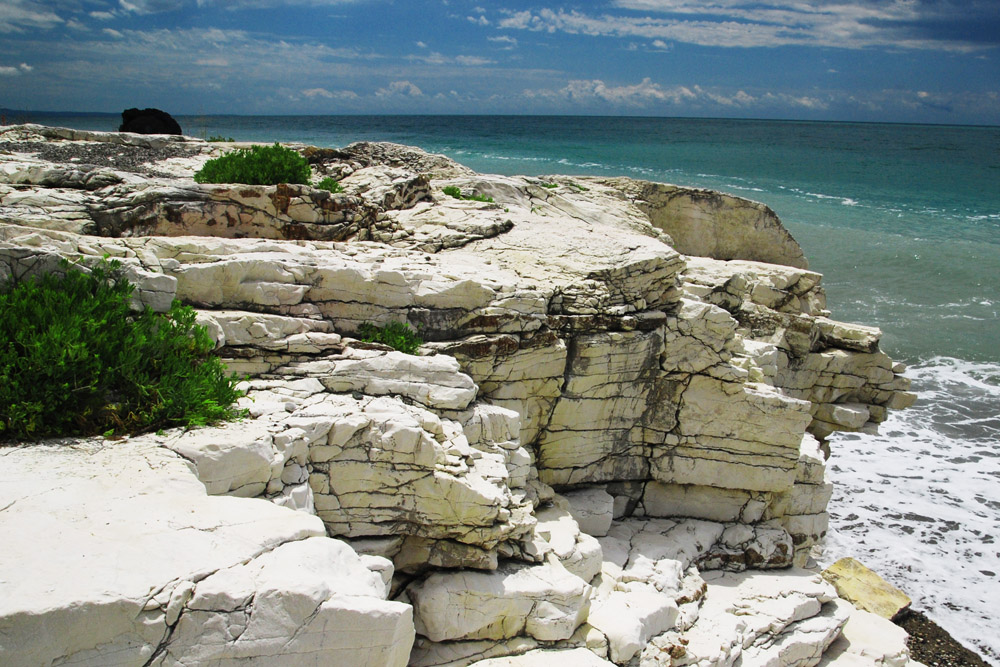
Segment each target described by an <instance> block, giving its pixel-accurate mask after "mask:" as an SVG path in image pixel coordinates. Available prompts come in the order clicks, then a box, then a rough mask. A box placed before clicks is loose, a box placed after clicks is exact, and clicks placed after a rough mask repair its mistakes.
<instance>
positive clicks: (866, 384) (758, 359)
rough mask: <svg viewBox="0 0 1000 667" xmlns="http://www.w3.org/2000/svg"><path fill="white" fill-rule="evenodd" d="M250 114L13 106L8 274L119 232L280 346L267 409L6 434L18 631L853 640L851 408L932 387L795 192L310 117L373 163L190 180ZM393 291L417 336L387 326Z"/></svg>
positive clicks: (189, 645) (667, 645)
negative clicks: (735, 188) (784, 205)
mask: <svg viewBox="0 0 1000 667" xmlns="http://www.w3.org/2000/svg"><path fill="white" fill-rule="evenodd" d="M228 148H229V146H226V145H217V144H206V143H205V142H200V141H197V140H192V139H185V138H181V137H169V138H168V137H140V136H136V135H127V134H102V133H93V132H78V131H73V130H64V129H55V128H42V127H40V126H15V127H11V128H3V129H2V130H0V280H2V279H5V278H7V277H9V276H12V275H14V276H23V275H27V274H31V273H33V272H39V271H44V270H49V269H51V268H52V267H53V266H54V265H55V264H56V262H57V261H58V258H60V257H69V258H72V259H74V260H75V259H81V258H82V262H83V264H84V265H86V264H87V262H88V261H93V260H96V259H98V258H100V257H101V256H104V255H110V256H113V257H116V258H119V259H121V261H122V262H123V263H124V264H126V265H127V266H128V268H129V270H130V272H131V276H132V278H133V280H134V281H135V282H136V284H137V285H138V286H139V290H138V295H139V298H140V299H141V300H142V301H144V302H145V303H147V304H149V305H151V306H152V307H154V308H155V309H165V308H166V307H167V306H168V305H169V303H170V300H171V299H173V298H178V299H180V300H182V301H184V302H186V303H189V304H192V305H194V306H195V307H197V308H198V309H199V311H200V318H201V322H202V323H203V324H204V325H205V326H207V327H208V328H209V330H210V331H211V332H212V333H213V335H214V336H215V339H216V340H217V344H218V353H219V354H220V355H221V356H222V357H223V358H224V359H225V360H226V362H227V363H228V364H229V366H230V368H231V369H233V370H235V371H236V372H239V373H247V374H249V375H250V376H251V378H252V379H251V380H250V382H249V390H250V391H249V395H248V397H247V399H245V402H246V405H247V407H248V408H249V409H250V412H251V417H250V418H249V419H247V420H245V421H243V422H240V423H236V424H229V425H222V426H216V427H210V428H203V429H195V430H191V431H186V432H182V431H175V432H169V433H167V434H165V435H158V436H153V435H148V436H140V437H134V438H132V439H130V440H129V441H128V442H125V443H118V444H109V443H102V442H100V441H83V442H74V443H63V444H61V445H25V446H21V447H17V448H13V449H5V450H0V455H2V459H3V461H4V467H3V475H4V485H3V489H4V490H3V491H2V492H0V494H2V495H0V507H3V506H6V507H5V508H4V509H3V510H2V512H0V525H3V526H4V528H5V531H6V534H13V533H11V532H10V531H12V530H14V529H15V528H16V530H17V531H18V534H19V535H23V539H19V540H17V543H18V545H19V547H18V548H17V549H14V550H12V551H11V550H8V551H7V552H6V553H5V554H4V557H3V558H4V561H3V569H2V574H0V600H2V602H0V662H3V663H4V664H55V663H62V662H68V663H73V664H78V663H79V664H109V661H111V662H115V664H123V665H124V664H234V663H237V662H240V663H242V662H251V663H253V662H261V663H262V664H263V663H266V664H294V665H299V664H345V665H348V664H350V665H354V664H357V665H363V664H368V665H383V664H385V665H402V664H407V662H409V664H412V665H427V666H430V665H467V664H472V663H474V662H476V661H481V663H482V664H484V665H496V664H512V665H513V664H523V665H529V664H536V663H535V662H533V661H534V660H539V659H542V660H547V663H546V664H551V660H562V661H563V662H562V663H558V664H567V665H570V664H572V665H581V664H609V663H613V664H617V665H723V664H726V665H728V664H733V662H734V661H735V660H737V659H740V660H742V664H744V665H751V664H753V665H756V664H761V665H763V664H780V665H814V664H819V662H820V661H821V660H823V653H824V651H826V650H827V648H828V647H830V646H831V644H834V643H835V642H836V641H837V639H838V637H839V636H840V634H841V630H842V628H843V626H844V624H845V622H846V621H847V619H848V616H849V615H850V614H851V608H850V606H849V605H848V604H847V603H845V602H843V601H840V600H837V599H836V594H835V592H833V590H832V589H831V588H830V586H829V585H828V584H826V583H825V582H824V581H823V580H822V579H821V578H819V577H818V575H814V574H812V573H810V572H807V571H804V570H801V569H799V568H801V567H802V566H804V565H806V564H807V561H808V556H809V550H810V548H811V547H812V546H813V545H815V544H816V543H817V542H818V541H819V540H820V539H821V538H822V536H823V534H824V532H825V529H826V523H827V515H826V504H827V502H828V500H829V498H830V493H831V487H830V485H829V484H828V483H827V481H826V478H825V473H824V467H825V461H826V458H827V456H828V455H829V447H828V445H827V441H826V438H827V437H828V436H829V435H830V434H831V433H832V432H834V431H836V430H858V429H871V428H875V426H876V424H877V423H878V422H880V421H882V420H883V419H884V418H885V416H886V411H887V410H889V409H895V408H902V407H905V406H906V405H908V404H909V403H910V402H911V401H912V400H913V395H912V394H909V393H908V392H907V391H906V390H907V381H906V380H905V379H904V378H902V377H901V376H900V375H899V373H900V372H901V370H902V369H901V368H900V367H898V366H897V365H894V364H893V362H892V361H891V360H890V359H889V358H888V357H887V356H886V355H885V354H883V353H881V352H880V351H879V350H878V339H879V335H880V334H879V332H878V331H877V330H875V329H872V328H868V327H863V326H858V325H851V324H845V323H840V322H836V321H834V320H831V319H829V313H828V312H827V311H826V310H825V302H824V295H823V290H822V287H821V285H820V278H821V277H820V276H819V275H818V274H816V273H814V272H811V271H809V270H808V269H806V268H805V267H806V263H805V259H804V256H803V253H802V250H801V248H799V247H798V245H797V244H796V243H795V242H794V240H793V239H792V238H791V236H790V235H789V234H788V232H787V231H786V230H785V229H784V228H783V227H782V226H781V225H780V222H779V221H778V220H777V218H776V217H775V216H774V214H773V213H772V212H770V210H769V209H767V208H766V207H764V206H762V205H760V204H755V203H753V202H747V201H745V200H739V199H737V198H733V197H728V196H723V195H719V194H717V193H706V192H704V191H697V190H689V189H684V188H677V187H675V186H665V185H660V184H652V183H643V182H638V181H631V180H628V179H594V178H584V177H574V178H568V177H562V176H553V177H548V178H545V179H539V178H527V177H504V176H489V175H482V174H477V173H474V172H472V171H471V170H469V169H467V168H465V167H462V166H461V165H458V164H456V163H454V162H452V161H450V160H448V159H447V158H444V157H442V156H433V155H428V154H426V153H424V152H422V151H420V150H419V149H414V148H408V147H402V146H394V145H390V144H354V145H352V146H349V147H347V148H345V149H316V148H312V147H305V146H299V147H297V148H298V149H299V150H301V151H302V152H303V154H304V155H306V156H307V157H308V159H309V160H310V162H311V163H312V167H313V171H314V174H315V175H316V176H317V177H322V176H327V175H329V176H333V177H334V178H337V179H339V180H340V182H341V184H342V185H343V187H344V192H343V193H340V194H331V193H329V192H326V191H321V190H315V189H313V188H311V187H309V186H288V185H279V186H269V187H268V186H242V185H200V184H197V183H195V182H194V181H193V180H192V179H191V175H192V174H193V173H194V171H195V170H196V169H197V168H198V167H199V166H200V165H201V164H202V163H204V161H205V160H207V159H208V158H209V157H211V156H212V155H215V154H218V153H219V152H220V151H224V150H227V149H228ZM81 156H83V157H81ZM74 158H76V159H75V160H74ZM87 159H89V160H90V161H93V162H96V163H98V164H90V163H88V162H87V161H86V160H87ZM445 186H456V187H458V188H460V189H461V191H462V192H463V193H466V194H477V195H482V196H484V197H491V198H492V199H493V201H492V202H490V203H487V202H479V201H470V200H460V199H456V198H453V197H449V196H447V195H445V194H444V193H443V188H444V187H445ZM672 236H673V237H676V239H678V240H677V242H676V243H675V242H674V240H673V238H672ZM682 252H683V253H687V254H682ZM694 253H702V254H705V255H707V256H704V257H699V256H694ZM393 320H398V321H405V322H408V323H410V324H411V325H412V326H414V327H415V328H417V329H418V330H419V331H420V333H421V335H422V336H423V338H424V339H425V340H427V341H428V342H427V343H426V344H425V345H424V346H423V348H422V350H421V354H420V355H419V356H410V355H405V354H402V353H400V352H395V351H392V350H390V349H389V348H385V347H383V346H380V345H377V344H371V343H362V342H360V341H358V340H356V338H355V336H356V335H357V331H358V328H359V326H360V325H361V324H362V323H364V322H373V323H375V324H385V323H387V322H389V321H393ZM834 455H835V454H834ZM123 469H127V470H134V471H135V472H134V474H129V475H124V474H119V473H118V472H117V471H118V470H123ZM102 471H115V472H114V474H112V473H111V472H102ZM15 480H17V484H14V483H13V482H14V481H15ZM8 482H9V483H8ZM39 488H42V489H50V490H51V491H49V492H46V493H44V494H42V495H41V496H40V497H39V498H36V499H34V500H30V501H29V499H30V498H31V496H32V495H33V493H34V490H36V489H39ZM151 490H153V491H151ZM276 506H280V507H276ZM282 517H284V518H282ZM106 519H107V520H106ZM64 527H65V528H64ZM324 533H325V534H326V535H329V536H330V537H323V535H324ZM66 534H68V535H70V536H71V538H64V537H62V535H66ZM130 536H138V537H135V539H134V540H133V539H132V538H131V537H130ZM175 536H183V539H181V538H178V539H174V538H175ZM330 538H336V539H330ZM64 539H65V540H68V541H66V542H62V543H61V540H64ZM123 541H127V542H129V543H128V544H127V545H123V544H122V543H123ZM345 542H346V543H347V544H349V545H350V548H348V547H347V546H346V545H345ZM38 545H43V546H44V551H45V553H46V554H53V556H52V557H51V558H50V557H44V558H32V556H31V553H32V552H33V551H34V550H37V548H38ZM54 554H58V557H56V556H55V555H54ZM84 559H85V560H84ZM24 561H31V568H32V569H31V570H30V573H31V577H30V579H28V580H25V579H24V577H23V576H21V575H17V576H16V577H15V576H14V575H12V574H11V573H12V572H15V571H16V570H17V568H19V567H21V563H23V562H24ZM83 562H86V563H96V567H94V570H93V576H92V577H91V579H89V580H88V582H87V585H74V586H61V585H59V584H58V583H55V584H54V583H53V582H60V581H63V580H64V579H65V578H66V577H67V576H71V575H70V574H69V573H71V572H72V571H73V570H74V569H75V568H79V567H82V565H81V563H83ZM788 568H791V569H788ZM761 570H767V573H763V572H761ZM15 579H17V583H16V585H15V584H11V583H10V582H12V581H14V580H15ZM95 628H96V629H95ZM414 633H415V635H416V641H415V642H414ZM51 635H58V636H59V640H58V641H52V637H51ZM7 638H11V639H10V640H8V639H7ZM842 643H843V642H842ZM411 647H412V650H411ZM860 647H861V644H860V643H856V644H854V649H850V650H849V649H848V648H844V647H843V646H841V648H840V650H839V653H838V655H841V656H847V657H846V658H842V659H843V660H845V664H846V661H848V660H854V659H857V660H862V663H861V664H864V660H868V661H869V662H868V664H876V662H877V664H905V663H906V660H907V656H906V652H905V648H903V647H900V646H899V645H898V642H897V643H896V644H892V645H891V646H888V647H876V648H871V647H868V648H866V650H868V651H869V653H868V654H866V655H867V656H868V657H867V658H862V657H861V654H860V653H859V651H860V650H861V649H860ZM852 650H853V651H854V652H853V653H852ZM879 651H881V653H879ZM581 652H582V653H581ZM876 654H878V655H877V656H876ZM502 656H520V657H511V658H508V659H507V660H508V661H507V662H497V661H496V660H497V659H499V658H500V657H502ZM546 656H547V657H546ZM581 656H584V657H581ZM852 656H853V657H852ZM827 660H828V664H833V663H830V662H829V660H830V658H828V659H827ZM852 664H857V663H852Z"/></svg>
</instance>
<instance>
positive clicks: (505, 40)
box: [486, 35, 517, 49]
mask: <svg viewBox="0 0 1000 667" xmlns="http://www.w3.org/2000/svg"><path fill="white" fill-rule="evenodd" d="M486 39H487V41H490V42H496V43H497V44H506V45H507V48H509V49H512V48H514V47H515V46H517V39H516V38H514V37H511V36H510V35H500V36H499V37H487V38H486Z"/></svg>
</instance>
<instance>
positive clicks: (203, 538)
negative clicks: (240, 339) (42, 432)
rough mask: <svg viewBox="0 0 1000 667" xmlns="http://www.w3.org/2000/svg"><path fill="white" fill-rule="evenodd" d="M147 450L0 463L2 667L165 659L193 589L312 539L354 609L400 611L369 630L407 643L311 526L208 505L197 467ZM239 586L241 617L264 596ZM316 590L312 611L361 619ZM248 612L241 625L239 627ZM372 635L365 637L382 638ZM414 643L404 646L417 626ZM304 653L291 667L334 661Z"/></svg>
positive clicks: (58, 453)
mask: <svg viewBox="0 0 1000 667" xmlns="http://www.w3.org/2000/svg"><path fill="white" fill-rule="evenodd" d="M156 440H157V438H155V437H151V436H147V437H144V438H136V439H133V440H124V441H118V442H112V441H106V440H101V439H93V440H85V441H64V444H47V445H28V446H21V447H13V448H9V449H3V450H0V534H3V535H4V536H6V539H5V540H4V542H5V544H4V548H3V550H2V551H0V664H5V665H49V664H54V663H63V662H67V663H72V664H94V665H97V664H101V665H109V664H115V665H142V664H146V663H147V661H149V660H150V659H151V658H154V656H155V655H157V654H158V653H159V652H162V651H164V650H165V649H168V647H169V644H170V640H171V635H172V633H173V632H174V630H175V629H176V628H177V627H179V623H178V621H179V620H183V619H184V618H185V617H186V616H187V614H189V613H190V612H191V610H190V609H189V608H188V606H187V605H188V603H189V602H190V601H191V600H192V597H197V595H196V594H197V593H198V585H199V582H202V581H205V580H209V579H211V578H212V577H213V575H216V574H217V573H219V572H224V571H227V570H230V569H231V568H234V567H239V566H241V565H242V564H248V563H252V562H253V561H254V560H255V559H258V558H259V557H262V556H265V555H269V554H270V553H272V552H274V551H275V550H281V549H282V548H283V547H284V548H287V547H291V546H295V545H296V543H298V542H300V541H302V540H307V539H308V538H313V539H318V540H320V541H321V542H324V543H327V542H329V543H330V545H336V548H338V549H339V550H340V552H343V553H340V559H341V562H342V564H343V565H344V566H347V565H348V564H352V567H354V570H356V571H355V572H354V575H353V576H354V577H355V579H357V581H358V583H356V584H355V585H354V586H353V588H352V590H350V591H349V593H348V594H349V595H350V596H351V597H350V598H348V599H350V600H357V599H359V598H360V599H361V600H362V601H366V602H367V603H368V604H367V606H368V607H372V606H373V605H375V606H379V605H397V606H398V609H397V608H395V607H393V608H388V607H387V608H386V609H377V610H374V611H373V612H371V613H370V614H369V616H371V617H377V616H378V614H381V618H383V619H388V620H389V621H390V622H389V623H388V625H389V626H391V627H390V628H388V631H389V632H390V633H392V632H394V629H398V628H400V627H401V628H402V630H401V631H399V632H398V633H397V634H399V635H400V636H401V637H402V639H403V641H404V642H405V640H406V636H407V632H406V630H407V624H408V623H410V622H409V618H410V617H409V608H408V607H406V606H405V605H399V604H398V603H387V602H385V601H384V600H381V599H379V597H378V593H379V592H381V593H382V594H383V595H384V587H383V584H382V583H381V580H380V578H379V577H378V575H377V573H375V572H372V571H370V570H368V569H367V568H366V567H365V566H364V565H361V562H362V561H361V559H360V557H358V556H356V555H355V554H353V552H351V551H350V550H349V549H347V548H346V546H345V545H342V544H340V543H339V542H336V541H334V540H329V539H328V538H325V535H326V531H325V529H324V527H323V524H322V522H321V521H320V520H319V519H318V518H317V517H315V516H310V515H308V514H305V513H302V512H295V511H292V510H289V509H285V508H282V507H279V506H277V505H274V504H272V503H269V502H266V501H263V500H252V499H243V498H233V497H226V496H208V495H206V492H205V487H204V485H202V483H201V482H199V481H198V479H197V477H196V476H195V474H194V472H193V470H192V466H191V465H190V464H189V463H188V462H187V461H185V460H184V459H182V458H180V457H179V456H178V455H176V454H174V453H173V452H171V451H169V450H167V449H164V448H162V447H160V446H159V445H158V443H157V442H156ZM302 557H303V554H299V555H297V556H295V557H294V558H293V560H295V561H296V562H297V561H299V560H301V559H302ZM361 575H364V577H362V576H361ZM369 575H370V576H369ZM272 578H273V577H272ZM365 578H367V582H366V580H365ZM245 579H247V580H248V581H250V583H249V584H247V585H245V586H242V587H241V589H240V591H239V595H237V594H236V593H235V592H234V591H233V590H229V591H227V595H228V596H229V597H233V596H234V595H235V596H236V597H240V603H245V602H246V601H247V600H252V599H255V596H257V595H258V594H266V591H263V593H262V591H261V590H259V588H260V587H259V586H255V585H254V584H253V582H252V578H245ZM266 579H267V577H264V578H262V579H261V581H265V580H266ZM261 585H263V584H261ZM315 588H316V590H319V589H322V590H320V593H322V595H319V597H318V598H316V599H314V600H311V602H310V603H311V604H314V605H316V606H317V610H318V611H319V606H322V605H326V607H330V608H331V610H332V608H333V607H338V608H337V609H336V610H333V611H337V613H338V614H339V615H340V616H341V618H342V620H343V619H344V618H357V615H358V613H362V612H359V611H352V610H351V609H350V607H351V606H352V605H350V604H348V605H346V607H348V608H347V609H344V607H345V605H344V604H340V605H339V606H338V604H337V603H338V600H341V598H339V597H337V596H336V595H332V594H333V593H334V592H335V591H333V590H332V589H333V588H337V586H336V585H332V586H331V585H326V586H325V588H324V587H323V586H317V587H315ZM241 596H242V597H241ZM314 597H315V596H314ZM262 601H263V598H262V600H258V601H257V603H258V605H259V604H261V603H262ZM237 606H239V605H237ZM362 606H364V605H362ZM333 611H330V613H333ZM251 612H252V609H251V610H250V611H248V612H247V613H246V614H244V613H243V612H241V613H240V615H241V617H242V618H244V619H246V621H247V623H248V624H250V623H251V621H252V618H251V617H252V613H251ZM372 614H374V616H372ZM307 616H308V614H306V615H305V616H304V617H303V620H305V619H306V617H307ZM319 616H321V617H323V618H320V620H321V621H322V620H325V617H324V614H319ZM313 618H315V617H312V618H309V620H310V622H312V620H313ZM266 621H267V619H263V618H262V619H258V620H257V623H258V625H259V624H260V623H261V622H266ZM368 625H370V626H372V627H369V628H368V631H369V632H372V631H374V630H375V626H379V625H380V624H379V623H378V622H372V623H369V624H368ZM381 625H382V626H386V625H387V624H385V623H382V624H381ZM298 627H302V626H298ZM273 629H274V628H272V630H273ZM295 629H296V628H293V629H292V631H293V632H294V630H295ZM258 630H259V632H260V633H261V634H262V635H263V636H267V635H268V634H269V632H268V630H267V629H266V628H263V629H262V628H258ZM284 630H288V628H284ZM382 630H383V631H386V630H387V628H385V627H383V628H382ZM409 633H410V634H409V637H410V640H411V641H412V623H410V624H409ZM197 634H200V635H201V636H202V637H207V638H208V639H206V641H208V642H209V643H211V642H215V643H217V644H220V645H225V644H226V643H227V642H228V643H230V644H233V643H235V641H236V640H237V639H238V636H239V634H240V633H239V631H237V630H236V629H234V628H233V627H232V626H230V627H229V628H225V627H224V626H223V627H214V628H213V627H212V624H207V625H205V626H204V627H203V628H202V629H200V630H198V633H197ZM209 636H211V637H209ZM271 639H272V641H271V642H270V645H269V644H268V642H261V643H259V644H258V645H257V646H256V647H251V648H250V649H249V650H248V651H247V652H245V653H243V654H242V656H241V657H243V658H252V657H254V656H258V657H260V656H267V655H271V656H275V655H276V654H275V653H274V652H273V651H274V646H273V644H274V640H275V639H276V638H275V637H273V636H272V637H271ZM277 639H280V644H281V645H285V646H287V647H288V648H289V649H293V647H292V646H291V645H292V644H296V641H295V640H294V638H293V636H292V635H285V636H280V637H277ZM306 640H308V642H309V646H298V649H299V650H301V652H302V655H299V656H298V659H301V660H306V662H299V663H296V664H307V662H308V661H309V659H310V658H308V655H309V653H310V652H313V653H317V654H321V653H322V652H323V651H324V650H327V651H329V650H331V648H332V647H331V646H330V642H323V641H314V640H315V637H308V638H303V641H306ZM198 643H201V642H198V641H194V642H190V644H191V645H197V644H198ZM168 652H169V651H168ZM288 652H289V653H295V652H296V650H294V649H293V650H288ZM224 653H225V652H223V653H216V655H215V656H214V657H216V658H221V657H223V656H224ZM397 653H398V651H397ZM408 653H409V647H408V646H406V647H405V650H404V651H403V652H402V658H403V660H402V662H399V659H398V658H397V659H396V661H395V662H393V660H391V659H390V660H389V662H390V663H392V664H404V663H405V657H406V655H408ZM175 657H176V658H178V659H181V661H182V662H184V661H185V660H186V659H187V658H189V657H191V656H186V655H185V652H184V651H180V652H179V653H177V654H176V655H175ZM313 657H316V656H313ZM382 657H385V658H387V659H388V658H389V657H390V656H388V655H386V656H382ZM280 663H281V660H280V659H279V660H278V662H275V663H271V664H280ZM310 664H311V663H310Z"/></svg>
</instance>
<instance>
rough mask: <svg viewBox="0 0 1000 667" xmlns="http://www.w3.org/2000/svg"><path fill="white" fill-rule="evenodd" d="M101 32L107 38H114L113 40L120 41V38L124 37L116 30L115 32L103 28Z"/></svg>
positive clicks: (112, 29) (111, 29)
mask: <svg viewBox="0 0 1000 667" xmlns="http://www.w3.org/2000/svg"><path fill="white" fill-rule="evenodd" d="M101 32H103V33H104V34H105V35H107V36H108V37H114V38H115V39H121V38H122V37H124V36H125V35H123V34H122V33H120V32H118V31H117V30H115V29H114V28H105V29H104V30H102V31H101Z"/></svg>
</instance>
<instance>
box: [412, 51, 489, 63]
mask: <svg viewBox="0 0 1000 667" xmlns="http://www.w3.org/2000/svg"><path fill="white" fill-rule="evenodd" d="M407 59H408V60H412V61H415V62H421V63H426V64H428V65H462V66H463V67H478V66H481V65H490V64H492V63H494V62H496V61H494V60H490V59H489V58H483V57H480V56H468V55H460V56H446V55H444V54H442V53H438V52H437V51H432V52H431V53H429V54H427V55H416V54H414V55H409V56H407Z"/></svg>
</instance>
